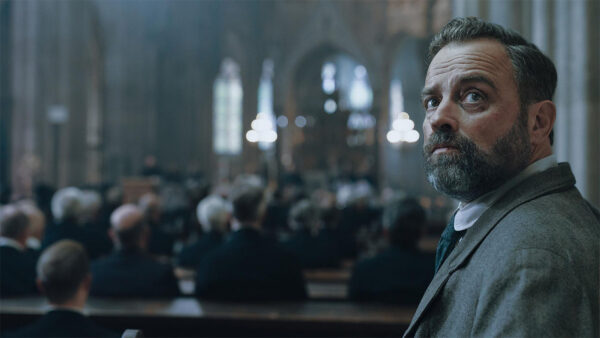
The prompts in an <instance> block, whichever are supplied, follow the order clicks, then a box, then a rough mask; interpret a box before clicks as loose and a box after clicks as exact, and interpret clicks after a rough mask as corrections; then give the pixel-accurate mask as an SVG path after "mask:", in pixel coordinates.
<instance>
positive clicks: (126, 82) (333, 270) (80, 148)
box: [0, 0, 600, 337]
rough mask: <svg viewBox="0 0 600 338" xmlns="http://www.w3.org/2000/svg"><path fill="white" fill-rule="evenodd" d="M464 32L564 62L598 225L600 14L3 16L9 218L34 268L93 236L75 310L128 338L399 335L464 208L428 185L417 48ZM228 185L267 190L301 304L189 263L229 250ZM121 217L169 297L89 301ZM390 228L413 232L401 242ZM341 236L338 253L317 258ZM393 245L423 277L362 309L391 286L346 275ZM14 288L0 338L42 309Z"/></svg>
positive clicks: (175, 7)
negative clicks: (217, 244) (505, 35)
mask: <svg viewBox="0 0 600 338" xmlns="http://www.w3.org/2000/svg"><path fill="white" fill-rule="evenodd" d="M466 16H475V17H479V18H481V19H484V20H486V21H491V22H494V23H498V24H500V25H502V26H504V27H508V28H511V29H513V30H515V31H517V32H519V33H520V34H522V35H523V36H524V37H525V38H526V39H528V40H530V41H532V42H533V43H535V44H536V45H537V46H538V47H539V48H540V50H542V52H544V53H545V54H546V55H548V56H549V57H550V59H552V61H553V62H554V63H555V66H556V69H557V72H558V87H557V90H556V93H555V95H554V102H555V103H556V107H557V118H556V122H555V125H554V145H553V151H554V154H555V155H556V157H557V159H558V161H559V162H569V163H570V165H571V168H572V170H573V173H574V175H575V177H576V181H577V183H576V185H577V188H578V189H579V191H581V193H582V195H583V196H584V197H585V198H586V199H587V200H588V201H589V202H590V203H591V204H592V205H594V206H596V207H599V206H600V133H598V129H599V128H600V111H599V108H598V107H600V47H599V44H598V41H600V21H599V20H598V18H600V2H598V1H595V0H572V1H564V0H511V1H505V0H377V1H375V0H311V1H301V0H222V1H219V0H178V1H168V0H151V1H143V0H45V1H42V0H0V206H13V205H20V206H23V205H26V207H23V210H24V211H23V212H24V213H25V214H27V216H28V218H29V219H30V223H31V224H33V223H40V224H39V225H38V226H37V229H38V234H37V249H38V250H39V249H40V245H41V248H44V247H45V244H44V243H45V242H47V241H50V240H49V239H48V236H47V235H48V232H50V230H51V231H55V230H56V229H54V228H55V227H57V226H59V225H61V224H66V223H67V221H70V220H73V222H76V223H77V225H76V226H75V228H77V231H79V230H81V229H84V230H86V231H87V233H86V234H83V232H82V235H81V236H82V237H80V239H81V238H83V239H81V241H80V242H82V243H83V246H84V247H85V249H86V250H87V255H88V257H89V261H90V262H89V265H90V267H91V271H92V274H91V285H92V286H91V293H90V296H89V299H87V302H86V305H85V308H84V312H85V313H87V314H88V316H89V317H90V318H91V319H92V320H94V321H95V322H96V323H98V324H99V325H101V326H103V327H105V328H108V329H110V330H111V331H113V332H117V333H119V335H120V333H121V332H123V331H124V330H126V329H134V330H140V331H142V332H143V334H144V336H147V337H158V336H392V335H393V336H399V335H401V334H402V333H403V332H404V330H405V329H406V327H407V326H408V324H409V323H410V319H411V316H412V313H413V312H414V310H415V308H416V306H417V304H418V301H419V299H420V297H421V295H422V293H423V291H424V290H425V288H426V287H427V285H428V282H429V279H431V276H432V275H433V267H432V266H433V265H432V264H433V263H432V262H433V258H432V257H435V250H436V245H437V241H438V239H439V236H440V234H441V232H442V230H443V229H444V226H445V225H446V223H447V222H448V219H449V218H450V217H451V216H452V214H453V212H454V210H455V209H456V207H457V206H458V202H456V201H454V200H452V199H451V198H449V197H447V196H445V195H442V194H440V193H439V192H437V191H436V190H435V189H434V188H433V187H432V186H431V185H430V184H429V183H428V180H427V177H426V175H425V171H424V161H423V154H422V152H423V150H422V149H423V130H422V125H423V122H424V118H425V114H424V109H423V104H422V102H421V90H422V89H423V86H424V80H425V76H426V73H427V68H426V67H427V66H426V63H425V58H426V55H427V47H428V44H429V42H430V41H431V39H432V37H433V36H434V35H435V34H436V32H438V31H439V30H440V29H441V28H442V27H443V26H444V25H445V24H446V23H447V22H448V21H450V20H451V19H452V18H455V17H466ZM241 181H243V182H245V183H248V184H249V185H254V186H261V187H262V188H263V189H264V200H263V201H262V202H261V203H259V204H257V205H258V207H257V208H258V209H260V210H261V211H262V213H261V215H260V217H258V216H256V217H258V221H257V222H258V223H257V224H258V225H257V227H260V228H261V232H262V233H264V235H265V237H269V238H270V239H272V241H273V242H277V243H278V245H281V246H282V247H285V248H287V249H289V250H288V251H286V254H285V255H284V254H283V253H282V254H281V257H284V256H285V257H287V253H290V252H293V253H295V254H297V257H301V258H300V259H299V262H300V263H301V264H300V265H301V268H302V269H301V270H302V271H301V273H302V274H301V277H302V280H303V281H304V285H301V289H303V290H305V291H304V292H305V295H304V297H298V298H294V297H291V298H290V297H284V296H282V297H281V298H278V297H277V295H279V294H282V295H283V294H284V292H283V291H282V290H280V288H279V287H278V286H273V287H271V288H270V290H266V291H265V292H266V294H269V295H270V296H272V297H266V298H264V297H259V296H256V297H255V298H253V297H250V296H248V294H243V292H242V291H239V290H237V291H236V289H237V288H240V290H245V288H244V287H243V286H239V285H238V286H236V285H233V286H231V288H229V290H226V292H225V293H228V294H229V295H230V296H229V297H225V298H219V297H216V296H215V295H216V294H211V293H210V292H207V293H201V292H200V291H199V290H200V285H204V283H205V282H206V281H205V280H203V279H202V278H200V277H199V276H198V275H199V274H200V272H198V273H197V271H196V267H198V269H200V270H198V271H202V269H201V268H200V266H203V265H202V264H200V261H193V262H191V263H188V264H184V263H183V262H184V255H183V253H184V252H188V251H189V250H191V246H192V244H193V243H195V242H200V241H204V242H206V243H208V240H209V237H210V236H212V234H213V233H217V232H219V231H220V233H219V234H218V236H217V237H219V240H220V241H225V240H226V239H225V238H227V237H228V236H229V235H228V234H231V233H233V230H234V228H235V222H232V221H231V219H232V218H233V217H234V216H236V215H238V216H237V217H238V218H239V217H241V216H239V212H241V211H239V210H238V204H236V203H237V202H235V201H234V203H233V205H232V204H231V203H229V202H228V198H229V199H231V198H232V196H236V193H237V190H236V184H239V182H241ZM246 193H248V192H246ZM400 200H402V201H404V202H403V203H405V204H403V206H402V208H400V211H398V210H395V211H393V212H392V211H389V210H388V208H387V207H386V206H388V205H389V204H391V203H394V202H396V201H400ZM73 203H74V204H73ZM240 203H242V202H240ZM124 204H131V205H135V206H136V208H138V209H139V211H137V210H136V211H128V210H123V214H126V216H131V215H137V213H138V212H139V213H141V214H143V216H144V218H143V219H144V220H145V221H144V222H145V223H144V224H147V225H148V227H149V229H150V230H149V231H150V232H149V233H148V234H146V233H144V234H146V236H145V237H144V236H142V235H140V236H141V237H143V238H144V239H145V240H147V241H144V245H143V246H144V248H145V250H147V251H149V254H150V255H151V256H152V259H153V260H154V261H155V262H158V263H160V264H162V265H163V266H168V267H169V274H170V275H169V276H171V277H173V278H175V279H174V282H175V283H176V286H177V288H178V290H176V291H174V293H172V294H167V293H164V294H160V292H159V293H157V294H152V293H151V292H150V291H149V294H143V293H139V294H137V295H136V291H139V290H141V289H144V288H145V287H146V286H148V285H142V286H139V287H136V288H134V289H132V291H131V293H126V294H110V292H108V293H106V294H105V293H103V292H102V291H100V287H98V285H96V286H94V280H95V278H96V277H95V276H94V273H93V272H94V271H99V270H95V269H100V266H99V265H100V264H98V260H100V259H103V258H105V257H106V256H109V255H110V254H111V252H112V251H113V250H117V249H118V248H121V247H124V246H125V245H124V242H125V237H119V236H127V235H128V234H129V235H131V234H130V233H127V234H125V235H123V233H124V232H126V229H125V230H123V229H122V228H119V226H117V225H116V224H120V223H119V221H120V218H119V217H117V216H118V215H117V216H115V213H116V214H119V213H118V212H115V210H119V209H120V208H122V205H124ZM71 207H73V208H71ZM61 208H62V209H61ZM32 210H33V211H32ZM407 210H408V211H407ZM127 212H130V213H131V214H127ZM257 212H258V211H256V210H253V211H251V212H250V214H254V213H257ZM399 212H405V214H404V216H399V215H398V213H399ZM71 213H72V215H71ZM31 214H33V216H31ZM57 214H58V216H57ZM66 215H68V216H69V217H67V216H66ZM232 215H233V216H232ZM124 217H125V216H124ZM131 217H133V216H131ZM394 217H396V218H398V217H400V218H401V217H405V218H406V222H407V223H411V222H413V223H415V224H416V225H415V226H414V227H413V228H414V229H413V228H410V227H405V228H404V229H403V231H405V233H404V234H403V235H398V234H396V230H394V229H395V228H393V225H389V224H393V223H394V222H396V220H394V219H393V218H394ZM125 218H126V217H125ZM35 219H38V220H41V221H34V220H35ZM75 220H76V221H75ZM126 223H127V222H125V221H124V223H123V227H127V226H128V225H127V224H126ZM213 224H214V225H213ZM221 226H222V227H223V228H220V229H221V230H219V231H217V228H218V227H221ZM29 227H30V228H33V226H32V225H30V226H29ZM64 228H65V229H66V226H64ZM409 228H410V229H409ZM40 229H41V230H40ZM44 229H45V231H46V238H44ZM57 231H58V230H57ZM82 231H83V230H82ZM119 231H121V235H119ZM30 235H31V236H32V237H35V236H34V234H33V230H32V231H31V234H30ZM301 235H302V236H304V237H302V236H301ZM338 235H339V236H340V237H339V238H337V241H336V242H335V245H336V246H337V248H338V249H339V250H337V251H336V252H335V253H334V252H333V249H332V246H333V244H331V245H328V244H327V243H326V240H331V238H329V237H327V236H333V237H335V236H338ZM2 236H3V235H2ZM398 236H400V237H402V236H403V237H402V238H401V239H398V238H397V237H398ZM141 237H140V238H141ZM221 237H223V238H221ZM0 238H1V236H0ZM407 238H409V239H407ZM33 239H34V241H32V242H33V244H32V245H33V248H36V243H35V238H33ZM72 239H74V238H72ZM86 240H89V243H87V244H86V242H85V241H86ZM395 241H399V243H400V242H401V243H402V245H407V246H411V250H415V251H418V252H419V253H420V255H419V256H416V254H415V255H413V256H403V257H404V259H405V260H410V263H411V264H412V267H411V269H412V270H411V271H413V272H414V274H415V276H417V275H419V276H417V277H414V276H409V275H393V279H394V280H396V284H394V285H396V286H398V285H401V286H400V287H401V288H402V290H403V292H400V293H398V292H396V293H393V294H392V293H384V294H383V295H382V294H378V296H375V297H370V296H372V294H370V293H369V292H371V291H370V290H371V289H375V288H386V287H387V285H386V284H385V283H383V282H381V281H380V280H379V279H378V278H377V277H376V276H374V275H375V273H374V272H367V275H368V276H366V277H369V275H370V276H371V277H372V278H371V280H369V279H368V278H367V280H366V281H363V280H362V279H361V278H359V277H358V276H355V274H357V272H358V271H359V270H360V269H358V265H357V263H358V262H360V261H362V260H366V259H371V258H373V257H374V256H375V255H377V254H378V253H379V252H382V251H384V250H389V248H388V247H389V246H390V245H391V243H395ZM409 241H412V242H413V243H410V244H407V242H409ZM0 246H1V245H0ZM263 247H269V246H268V245H267V244H265V245H264V246H263ZM269 248H270V247H269ZM287 249H286V250H287ZM186 250H187V251H186ZM213 250H214V249H213ZM264 251H265V252H266V251H267V250H266V249H265V250H264ZM262 252H263V251H262V249H256V251H254V252H253V251H247V252H245V255H247V256H253V255H254V256H256V257H258V256H259V255H260V253H262ZM202 254H208V251H206V252H203V253H202ZM265 255H266V254H265ZM319 255H320V256H319ZM411 255H412V254H411ZM38 256H39V252H38ZM277 257H279V256H277ZM36 259H37V258H36ZM263 259H265V260H269V261H275V260H277V259H279V258H277V259H275V258H273V257H272V256H268V255H266V256H265V257H264V258H263ZM8 260H9V256H7V255H6V254H0V270H5V269H8V265H9V262H8ZM158 263H156V264H158ZM201 263H204V262H201ZM39 264H40V263H39V262H38V270H37V271H38V274H39V273H40V272H39V271H40V267H39ZM149 264H150V263H149ZM248 264H251V263H248ZM381 264H382V266H385V265H384V264H385V263H384V262H382V263H381ZM140 265H141V264H140ZM204 265H206V264H204ZM283 265H289V264H283ZM33 266H34V265H32V269H33ZM423 267H424V268H423ZM205 268H206V269H208V270H209V271H211V273H214V274H217V273H220V272H217V270H219V269H218V268H216V267H208V266H205ZM22 269H24V267H23V268H22ZM394 269H395V268H393V267H387V266H385V270H386V271H387V273H388V274H394V271H395V270H394ZM430 270H431V271H430ZM5 271H6V270H5ZM32 273H33V274H35V271H33V270H32ZM223 273H224V274H226V273H229V272H223ZM253 273H255V274H257V273H258V272H253ZM371 273H373V275H371ZM398 273H400V272H398ZM364 277H365V276H363V278H364ZM2 278H3V279H2V281H1V283H2V284H4V285H8V282H6V281H5V279H4V277H2ZM130 278H131V279H135V278H136V277H130ZM277 278H284V277H277ZM383 279H384V278H382V280H383ZM98 280H100V279H98ZM398 281H400V282H398ZM162 282H163V281H154V282H153V281H151V280H150V278H148V279H147V280H146V283H145V284H153V283H154V284H155V285H154V286H155V287H156V288H160V285H159V284H160V283H162ZM98 283H99V282H98V281H96V284H98ZM206 283H208V282H206ZM287 283H288V284H293V283H294V281H293V280H290V281H288V282H287ZM142 284H144V283H142ZM359 284H361V285H362V284H366V286H364V285H362V287H364V288H366V289H367V291H364V292H360V291H358V289H359V287H358V286H357V285H359ZM227 285H229V284H227ZM227 285H226V283H225V284H223V285H221V286H220V287H221V288H225V287H226V286H227ZM0 286H1V285H0ZM34 289H35V285H34ZM136 289H137V290H136ZM5 290H6V289H4V288H2V291H1V292H0V297H1V298H2V300H1V302H2V306H0V322H1V326H2V328H1V329H0V331H2V333H4V331H5V330H13V329H18V328H19V327H22V326H24V325H26V324H28V323H31V322H32V321H34V320H35V319H37V318H39V317H40V316H41V315H42V314H43V313H44V312H45V311H46V307H47V306H48V304H47V300H46V299H44V297H43V295H42V293H40V292H39V291H37V289H36V290H34V291H31V290H29V291H30V292H22V293H19V294H16V295H11V294H9V293H8V291H5ZM94 291H95V292H96V294H94V293H95V292H94ZM162 291H164V289H163V290H162ZM280 291H281V292H280ZM140 292H141V291H140ZM215 292H216V291H215ZM219 292H220V291H219ZM1 293H4V294H1ZM238 293H239V297H237V298H236V297H234V296H232V295H234V294H235V295H237V294H238ZM130 334H131V332H130ZM133 334H134V335H133V336H135V334H136V332H133Z"/></svg>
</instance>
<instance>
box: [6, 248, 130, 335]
mask: <svg viewBox="0 0 600 338" xmlns="http://www.w3.org/2000/svg"><path fill="white" fill-rule="evenodd" d="M37 274H38V277H37V283H38V287H39V288H40V290H41V291H42V293H43V294H44V295H45V296H46V298H48V302H49V303H50V305H51V306H52V310H50V311H49V312H47V313H46V314H45V315H43V316H42V317H41V318H40V319H38V320H37V321H36V322H34V323H33V324H31V325H29V326H26V327H24V328H22V329H19V330H17V331H15V332H13V333H8V334H7V336H12V337H118V336H119V335H118V334H117V333H116V332H111V331H108V330H106V329H104V328H102V327H100V326H97V325H96V324H95V323H94V322H92V320H90V319H89V318H87V317H86V316H84V315H83V314H82V310H83V307H84V306H85V302H86V300H87V297H88V293H89V290H90V282H91V276H90V270H89V260H88V257H87V254H86V252H85V249H84V248H83V247H82V246H81V244H79V243H77V242H75V241H71V240H61V241H59V242H56V243H55V244H53V245H52V246H50V247H49V248H48V249H46V250H44V252H43V253H42V256H41V257H40V260H39V262H38V265H37Z"/></svg>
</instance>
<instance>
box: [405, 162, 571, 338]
mask: <svg viewBox="0 0 600 338" xmlns="http://www.w3.org/2000/svg"><path fill="white" fill-rule="evenodd" d="M574 185H575V177H573V173H572V172H571V167H570V166H569V164H568V163H559V164H558V166H556V167H552V168H550V169H548V170H545V171H543V172H541V173H539V174H536V175H533V176H531V177H529V178H527V179H526V180H525V181H523V182H521V184H519V185H518V186H517V187H514V188H513V189H512V190H511V191H509V192H508V193H506V194H505V195H504V196H503V197H501V198H500V199H499V200H498V201H496V203H495V204H494V206H493V207H491V208H489V209H488V210H486V211H485V212H484V213H483V214H482V215H481V217H479V219H478V220H477V221H476V222H475V224H474V225H473V227H472V228H471V229H469V231H467V232H466V234H465V236H464V237H463V239H462V241H461V244H460V246H458V247H456V248H455V249H454V250H453V251H452V252H451V253H450V255H449V256H448V258H447V259H446V261H445V262H444V263H443V264H442V266H441V267H440V270H439V271H438V272H437V273H436V274H435V276H433V280H432V281H431V283H430V284H429V287H428V288H427V290H426V291H425V294H424V295H423V298H422V299H421V302H420V303H419V306H418V307H417V310H416V312H415V314H414V316H413V319H412V321H411V323H410V325H409V327H408V329H407V330H406V332H405V333H404V336H405V337H406V336H413V335H414V334H415V330H416V328H417V326H418V323H419V321H420V320H421V319H422V317H423V315H424V313H425V312H426V311H427V309H428V308H429V307H430V305H431V304H432V303H433V300H434V299H435V298H436V297H437V296H438V295H439V294H440V293H441V291H442V289H443V287H444V285H445V284H446V282H447V281H448V279H449V278H450V276H451V275H452V274H453V273H454V272H455V271H456V270H458V269H459V268H460V267H461V266H462V265H463V264H464V263H465V261H466V260H467V258H469V256H471V254H472V253H473V252H474V251H475V250H476V249H477V247H478V246H479V244H481V242H482V241H483V240H484V239H485V238H486V237H487V235H488V234H489V233H490V231H492V229H494V227H495V226H496V224H498V222H499V221H500V220H501V219H502V218H503V217H504V216H506V214H508V213H509V212H511V211H512V210H513V209H515V208H516V207H518V206H519V205H521V204H523V203H526V202H528V201H531V200H533V199H535V198H538V197H540V196H543V195H547V194H549V193H552V192H555V191H560V190H566V189H568V188H571V187H573V186H574Z"/></svg>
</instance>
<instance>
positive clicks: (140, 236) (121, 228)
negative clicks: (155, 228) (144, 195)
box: [109, 204, 149, 250]
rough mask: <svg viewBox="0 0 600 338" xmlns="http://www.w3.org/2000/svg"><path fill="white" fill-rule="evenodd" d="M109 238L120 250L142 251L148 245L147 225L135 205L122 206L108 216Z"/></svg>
mask: <svg viewBox="0 0 600 338" xmlns="http://www.w3.org/2000/svg"><path fill="white" fill-rule="evenodd" d="M110 225H111V228H110V232H109V233H110V236H111V238H112V240H113V242H114V243H115V246H116V247H117V248H120V249H142V250H145V249H146V246H147V244H148V235H149V233H148V231H149V230H148V225H147V224H146V222H145V220H144V214H143V213H142V211H141V210H140V208H139V207H138V206H136V205H135V204H124V205H122V206H120V207H118V208H117V209H115V211H113V213H112V214H111V215H110Z"/></svg>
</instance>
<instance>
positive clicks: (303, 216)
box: [288, 199, 319, 232]
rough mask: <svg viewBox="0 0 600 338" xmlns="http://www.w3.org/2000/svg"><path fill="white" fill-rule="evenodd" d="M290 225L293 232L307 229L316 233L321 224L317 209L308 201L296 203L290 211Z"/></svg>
mask: <svg viewBox="0 0 600 338" xmlns="http://www.w3.org/2000/svg"><path fill="white" fill-rule="evenodd" d="M288 223H289V226H290V228H291V229H292V230H293V231H301V230H304V229H307V230H309V231H311V232H315V231H316V230H317V226H318V224H319V223H318V215H317V208H316V207H315V206H314V205H313V204H312V203H311V202H310V201H309V200H308V199H303V200H300V201H298V202H296V203H295V204H294V205H293V206H292V208H291V209H290V213H289V216H288Z"/></svg>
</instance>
